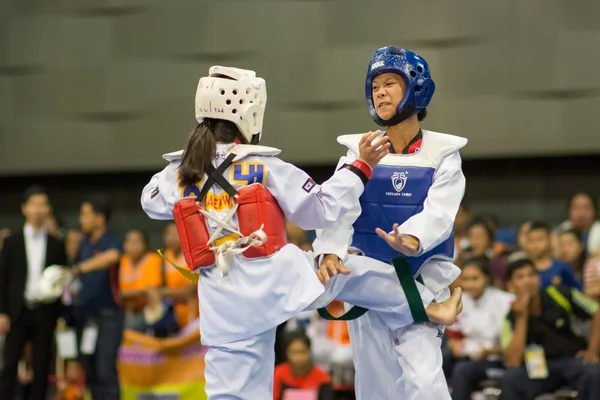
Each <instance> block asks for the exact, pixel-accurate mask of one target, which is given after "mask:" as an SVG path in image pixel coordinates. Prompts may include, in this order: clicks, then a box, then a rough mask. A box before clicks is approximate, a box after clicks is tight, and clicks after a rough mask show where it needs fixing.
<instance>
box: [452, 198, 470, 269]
mask: <svg viewBox="0 0 600 400" xmlns="http://www.w3.org/2000/svg"><path fill="white" fill-rule="evenodd" d="M469 222H471V213H470V212H469V209H468V207H467V205H466V204H465V202H464V201H463V202H462V203H460V206H459V207H458V212H457V213H456V218H455V219H454V243H455V249H456V250H455V252H456V256H455V258H457V259H458V258H461V254H462V252H463V251H464V250H465V249H467V248H468V247H469V238H468V237H467V229H468V227H469Z"/></svg>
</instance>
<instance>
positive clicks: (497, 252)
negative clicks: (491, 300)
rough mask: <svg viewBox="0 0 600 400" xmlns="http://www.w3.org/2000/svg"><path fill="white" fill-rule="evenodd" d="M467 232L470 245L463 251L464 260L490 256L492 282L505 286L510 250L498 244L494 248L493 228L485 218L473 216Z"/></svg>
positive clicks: (498, 285)
mask: <svg viewBox="0 0 600 400" xmlns="http://www.w3.org/2000/svg"><path fill="white" fill-rule="evenodd" d="M467 234H468V238H469V246H470V247H469V248H468V249H467V250H465V252H464V253H463V255H462V258H463V260H464V259H469V258H475V257H487V258H489V259H490V268H491V277H492V282H491V283H492V284H493V285H494V286H496V287H498V288H503V287H504V281H505V276H506V265H507V264H508V254H509V252H508V251H507V250H506V249H505V248H504V247H501V246H500V247H499V246H496V249H494V247H495V246H494V231H493V228H492V227H491V226H490V225H489V224H488V223H487V222H486V220H485V219H483V218H477V217H476V218H473V220H471V222H470V223H469V227H468V229H467ZM459 263H460V261H459Z"/></svg>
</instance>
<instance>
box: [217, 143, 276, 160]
mask: <svg viewBox="0 0 600 400" xmlns="http://www.w3.org/2000/svg"><path fill="white" fill-rule="evenodd" d="M229 153H234V154H235V155H236V157H235V159H234V160H235V161H239V160H241V159H243V158H246V157H250V156H266V157H274V156H276V155H278V154H279V153H281V150H280V149H278V148H276V147H269V146H261V145H257V144H238V145H235V146H233V147H232V148H231V149H229Z"/></svg>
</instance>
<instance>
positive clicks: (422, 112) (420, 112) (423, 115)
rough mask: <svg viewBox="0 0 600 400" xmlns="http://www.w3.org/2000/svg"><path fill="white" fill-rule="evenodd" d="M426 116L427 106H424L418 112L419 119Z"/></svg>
mask: <svg viewBox="0 0 600 400" xmlns="http://www.w3.org/2000/svg"><path fill="white" fill-rule="evenodd" d="M425 118H427V108H424V109H422V110H421V111H419V112H418V113H417V119H418V120H419V122H421V121H424V120H425Z"/></svg>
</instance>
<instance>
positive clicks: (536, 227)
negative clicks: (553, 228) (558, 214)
mask: <svg viewBox="0 0 600 400" xmlns="http://www.w3.org/2000/svg"><path fill="white" fill-rule="evenodd" d="M531 231H545V232H546V233H547V234H550V225H548V224H547V223H546V222H543V221H531V227H530V228H529V232H531Z"/></svg>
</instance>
